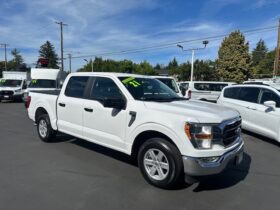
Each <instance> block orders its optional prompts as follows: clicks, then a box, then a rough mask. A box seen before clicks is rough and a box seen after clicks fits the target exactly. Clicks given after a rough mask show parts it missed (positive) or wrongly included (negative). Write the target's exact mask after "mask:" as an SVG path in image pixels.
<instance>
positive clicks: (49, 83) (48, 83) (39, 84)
mask: <svg viewBox="0 0 280 210" xmlns="http://www.w3.org/2000/svg"><path fill="white" fill-rule="evenodd" d="M29 87H30V88H56V80H48V79H33V80H32V81H31V83H30V84H29Z"/></svg>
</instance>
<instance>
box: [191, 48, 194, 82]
mask: <svg viewBox="0 0 280 210" xmlns="http://www.w3.org/2000/svg"><path fill="white" fill-rule="evenodd" d="M193 66H194V50H192V68H191V82H192V81H193Z"/></svg>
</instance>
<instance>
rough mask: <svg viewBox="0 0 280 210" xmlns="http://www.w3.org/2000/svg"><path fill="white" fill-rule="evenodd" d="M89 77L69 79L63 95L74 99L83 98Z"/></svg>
mask: <svg viewBox="0 0 280 210" xmlns="http://www.w3.org/2000/svg"><path fill="white" fill-rule="evenodd" d="M88 81H89V77H84V76H83V77H81V76H79V77H78V76H73V77H71V78H70V79H69V81H68V83H67V86H66V89H65V95H66V96H68V97H74V98H83V97H84V93H85V89H86V86H87V83H88Z"/></svg>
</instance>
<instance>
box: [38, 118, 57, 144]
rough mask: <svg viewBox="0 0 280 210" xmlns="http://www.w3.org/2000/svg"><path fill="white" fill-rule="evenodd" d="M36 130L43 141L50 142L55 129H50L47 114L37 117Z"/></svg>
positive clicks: (54, 134)
mask: <svg viewBox="0 0 280 210" xmlns="http://www.w3.org/2000/svg"><path fill="white" fill-rule="evenodd" d="M37 132H38V135H39V137H40V139H41V140H42V141H44V142H51V141H52V140H53V138H54V137H55V136H56V133H57V132H56V131H55V130H53V129H52V126H51V123H50V118H49V116H48V115H47V114H43V115H41V116H40V117H39V119H38V122H37Z"/></svg>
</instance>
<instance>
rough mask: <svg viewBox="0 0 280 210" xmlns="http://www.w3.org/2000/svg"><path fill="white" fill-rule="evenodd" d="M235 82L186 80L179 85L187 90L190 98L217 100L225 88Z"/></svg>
mask: <svg viewBox="0 0 280 210" xmlns="http://www.w3.org/2000/svg"><path fill="white" fill-rule="evenodd" d="M233 84H236V83H234V82H216V81H192V82H190V81H186V82H180V83H179V87H180V89H181V90H183V89H185V90H186V92H187V94H186V95H187V96H188V97H189V98H192V99H198V100H202V101H209V102H216V101H217V100H218V97H219V95H220V93H221V91H222V90H223V88H224V87H226V86H229V85H233Z"/></svg>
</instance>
